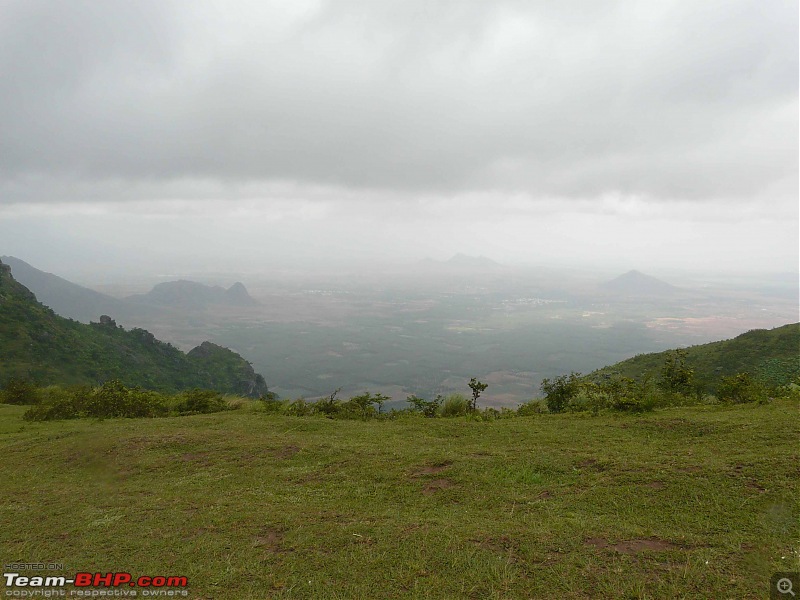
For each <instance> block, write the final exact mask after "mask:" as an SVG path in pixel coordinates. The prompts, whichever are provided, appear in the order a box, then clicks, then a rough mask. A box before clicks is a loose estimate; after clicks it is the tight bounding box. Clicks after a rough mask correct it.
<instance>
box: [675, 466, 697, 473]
mask: <svg viewBox="0 0 800 600" xmlns="http://www.w3.org/2000/svg"><path fill="white" fill-rule="evenodd" d="M702 470H703V467H698V466H695V465H690V466H688V467H678V471H680V472H681V473H699V472H700V471H702Z"/></svg>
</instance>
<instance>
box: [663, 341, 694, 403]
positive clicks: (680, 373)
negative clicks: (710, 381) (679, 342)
mask: <svg viewBox="0 0 800 600" xmlns="http://www.w3.org/2000/svg"><path fill="white" fill-rule="evenodd" d="M686 357H687V352H686V350H673V351H672V352H670V353H669V354H668V355H667V359H666V361H664V366H663V367H661V381H660V382H659V385H660V387H661V389H663V390H664V391H667V392H673V393H678V394H683V395H684V396H688V395H690V394H692V392H694V391H695V385H694V369H691V368H689V366H687V364H686Z"/></svg>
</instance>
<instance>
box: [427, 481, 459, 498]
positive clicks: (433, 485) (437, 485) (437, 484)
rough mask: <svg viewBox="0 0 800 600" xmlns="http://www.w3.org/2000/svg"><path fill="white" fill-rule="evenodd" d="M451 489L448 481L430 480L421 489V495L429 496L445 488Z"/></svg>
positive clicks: (450, 483) (451, 484)
mask: <svg viewBox="0 0 800 600" xmlns="http://www.w3.org/2000/svg"><path fill="white" fill-rule="evenodd" d="M451 487H453V482H452V481H450V480H449V479H431V480H430V481H429V482H428V483H427V484H425V487H424V488H422V493H423V495H425V496H430V495H431V494H435V493H436V492H438V491H440V490H446V489H447V488H451Z"/></svg>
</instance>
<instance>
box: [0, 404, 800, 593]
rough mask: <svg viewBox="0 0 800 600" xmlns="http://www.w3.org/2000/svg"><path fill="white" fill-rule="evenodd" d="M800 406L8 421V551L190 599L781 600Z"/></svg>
mask: <svg viewBox="0 0 800 600" xmlns="http://www.w3.org/2000/svg"><path fill="white" fill-rule="evenodd" d="M799 408H800V407H798V404H797V403H796V402H789V401H775V402H773V403H771V404H768V405H763V406H756V405H739V406H734V407H689V408H679V409H669V410H663V411H657V412H655V413H651V414H647V415H643V416H629V415H609V416H600V417H587V416H582V415H581V416H575V415H563V416H562V415H541V416H533V417H519V418H514V419H509V420H499V421H494V422H489V423H486V422H475V421H467V420H465V419H435V420H426V419H422V418H415V417H409V418H403V419H398V420H394V421H371V422H353V421H331V420H326V419H323V418H314V417H308V418H297V417H294V418H293V417H285V416H275V415H267V414H265V413H263V412H261V411H260V406H259V404H258V403H257V402H253V403H248V404H247V405H245V406H244V407H243V408H242V409H240V410H238V411H233V412H228V413H219V414H213V415H204V416H195V417H176V418H164V419H153V420H108V421H103V422H96V421H71V422H51V423H28V422H24V421H22V420H21V414H22V412H23V411H24V408H23V407H14V406H7V405H0V452H2V456H3V465H4V466H3V484H2V486H0V550H1V552H0V554H2V557H3V559H4V561H6V562H8V561H11V560H14V561H25V562H39V561H47V562H61V563H64V564H65V569H66V570H67V571H68V572H74V571H129V572H131V573H133V574H134V575H175V576H186V577H188V579H189V591H190V593H189V597H191V598H216V599H224V598H231V599H243V598H245V599H246V598H448V599H452V598H481V599H482V598H766V597H768V582H769V578H770V576H771V574H772V573H773V572H776V571H797V570H800V554H799V552H800V528H799V527H798V481H800V471H799V470H798V464H800V463H799V462H798V459H799V458H800V448H799V447H798V443H797V442H798V439H800V438H799V437H798V436H799V435H800V413H798V409H799ZM54 574H64V573H54Z"/></svg>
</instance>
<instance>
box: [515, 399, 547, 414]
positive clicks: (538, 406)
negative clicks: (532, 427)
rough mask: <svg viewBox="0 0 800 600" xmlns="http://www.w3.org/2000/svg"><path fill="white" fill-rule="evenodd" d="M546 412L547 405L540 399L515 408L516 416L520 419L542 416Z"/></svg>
mask: <svg viewBox="0 0 800 600" xmlns="http://www.w3.org/2000/svg"><path fill="white" fill-rule="evenodd" d="M546 412H548V411H547V405H546V404H545V402H544V400H542V399H541V398H536V399H535V400H529V401H528V402H523V403H522V404H520V405H519V406H518V407H517V415H518V416H520V417H529V416H531V415H543V414H545V413H546Z"/></svg>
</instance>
